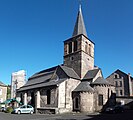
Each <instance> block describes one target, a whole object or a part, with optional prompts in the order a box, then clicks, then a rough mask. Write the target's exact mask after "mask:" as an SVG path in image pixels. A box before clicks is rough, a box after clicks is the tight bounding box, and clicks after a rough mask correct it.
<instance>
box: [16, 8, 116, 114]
mask: <svg viewBox="0 0 133 120" xmlns="http://www.w3.org/2000/svg"><path fill="white" fill-rule="evenodd" d="M94 46H95V44H94V42H93V41H91V40H90V39H89V38H88V36H87V32H86V28H85V24H84V20H83V15H82V10H81V6H80V7H79V11H78V15H77V20H76V24H75V27H74V31H73V34H72V37H71V38H69V39H67V40H65V41H64V62H63V64H61V65H57V66H55V67H52V68H48V69H46V70H42V71H40V72H37V73H35V74H34V75H32V76H31V77H30V78H29V79H28V81H27V83H26V84H25V85H24V86H22V87H21V88H20V89H19V90H18V91H17V99H18V100H19V101H21V102H22V103H23V104H31V105H32V106H34V107H35V111H36V112H38V113H66V112H73V111H79V112H95V111H101V110H102V109H103V108H104V107H105V106H107V105H111V104H114V103H115V96H114V92H115V88H114V86H113V85H112V84H110V83H109V82H108V81H106V80H105V79H104V78H103V74H102V70H101V69H100V68H98V67H95V66H94Z"/></svg>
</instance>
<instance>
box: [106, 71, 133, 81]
mask: <svg viewBox="0 0 133 120" xmlns="http://www.w3.org/2000/svg"><path fill="white" fill-rule="evenodd" d="M114 73H117V74H119V75H121V76H123V77H125V78H128V74H126V73H125V72H123V71H121V70H119V69H117V70H116V71H115V72H113V73H112V74H111V75H113V74H114ZM111 75H109V76H108V77H107V78H106V79H108V78H109V77H110V76H111ZM131 79H132V80H133V77H132V76H131Z"/></svg>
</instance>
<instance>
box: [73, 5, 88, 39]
mask: <svg viewBox="0 0 133 120" xmlns="http://www.w3.org/2000/svg"><path fill="white" fill-rule="evenodd" d="M79 34H84V35H85V36H86V37H87V33H86V28H85V24H84V19H83V15H82V9H81V4H80V5H79V11H78V16H77V20H76V23H75V27H74V31H73V35H72V36H76V35H79Z"/></svg>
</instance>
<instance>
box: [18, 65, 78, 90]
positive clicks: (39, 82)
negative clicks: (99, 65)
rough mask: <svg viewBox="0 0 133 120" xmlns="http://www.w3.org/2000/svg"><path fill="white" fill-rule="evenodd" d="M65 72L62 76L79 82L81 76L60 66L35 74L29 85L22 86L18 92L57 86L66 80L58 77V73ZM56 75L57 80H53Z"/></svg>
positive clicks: (28, 82) (70, 69) (29, 80)
mask: <svg viewBox="0 0 133 120" xmlns="http://www.w3.org/2000/svg"><path fill="white" fill-rule="evenodd" d="M60 68H61V70H62V71H63V73H62V74H65V76H67V78H75V79H77V80H79V79H80V78H79V76H78V75H77V73H76V72H75V71H74V70H73V69H72V68H69V67H66V66H63V65H58V66H55V67H52V68H49V69H46V70H42V71H40V72H38V73H35V74H34V75H33V76H31V77H30V78H29V79H28V81H27V83H26V84H25V85H24V86H22V87H21V88H20V89H19V90H18V91H23V90H28V89H34V88H40V87H46V86H57V85H58V84H60V83H61V82H63V81H64V80H66V78H60V75H57V73H56V71H57V70H58V69H60ZM55 74H56V78H55V79H54V80H53V78H52V77H53V75H55Z"/></svg>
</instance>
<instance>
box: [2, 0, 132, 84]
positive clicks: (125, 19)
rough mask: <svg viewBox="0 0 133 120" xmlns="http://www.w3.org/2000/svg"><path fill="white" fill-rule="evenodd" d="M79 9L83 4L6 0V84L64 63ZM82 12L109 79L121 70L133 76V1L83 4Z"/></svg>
mask: <svg viewBox="0 0 133 120" xmlns="http://www.w3.org/2000/svg"><path fill="white" fill-rule="evenodd" d="M78 8H79V3H78V0H0V81H2V82H3V83H5V84H10V83H11V73H12V72H16V71H18V70H22V69H23V70H25V71H26V73H27V78H29V77H30V76H31V75H33V74H34V73H36V72H39V71H41V70H44V69H46V68H50V67H53V66H56V65H59V64H62V63H63V50H64V49H63V41H64V40H66V39H68V38H70V37H71V36H72V33H73V29H74V25H75V22H76V17H77V13H78ZM82 12H83V17H84V22H85V26H86V29H87V34H88V37H89V39H91V40H92V41H93V42H94V43H95V65H96V66H98V67H100V68H101V69H102V71H103V75H104V77H105V78H106V77H107V76H108V75H110V74H111V73H112V72H114V71H115V70H116V69H120V70H122V71H123V72H126V73H129V72H130V73H131V74H132V75H133V49H132V46H133V0H82Z"/></svg>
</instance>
